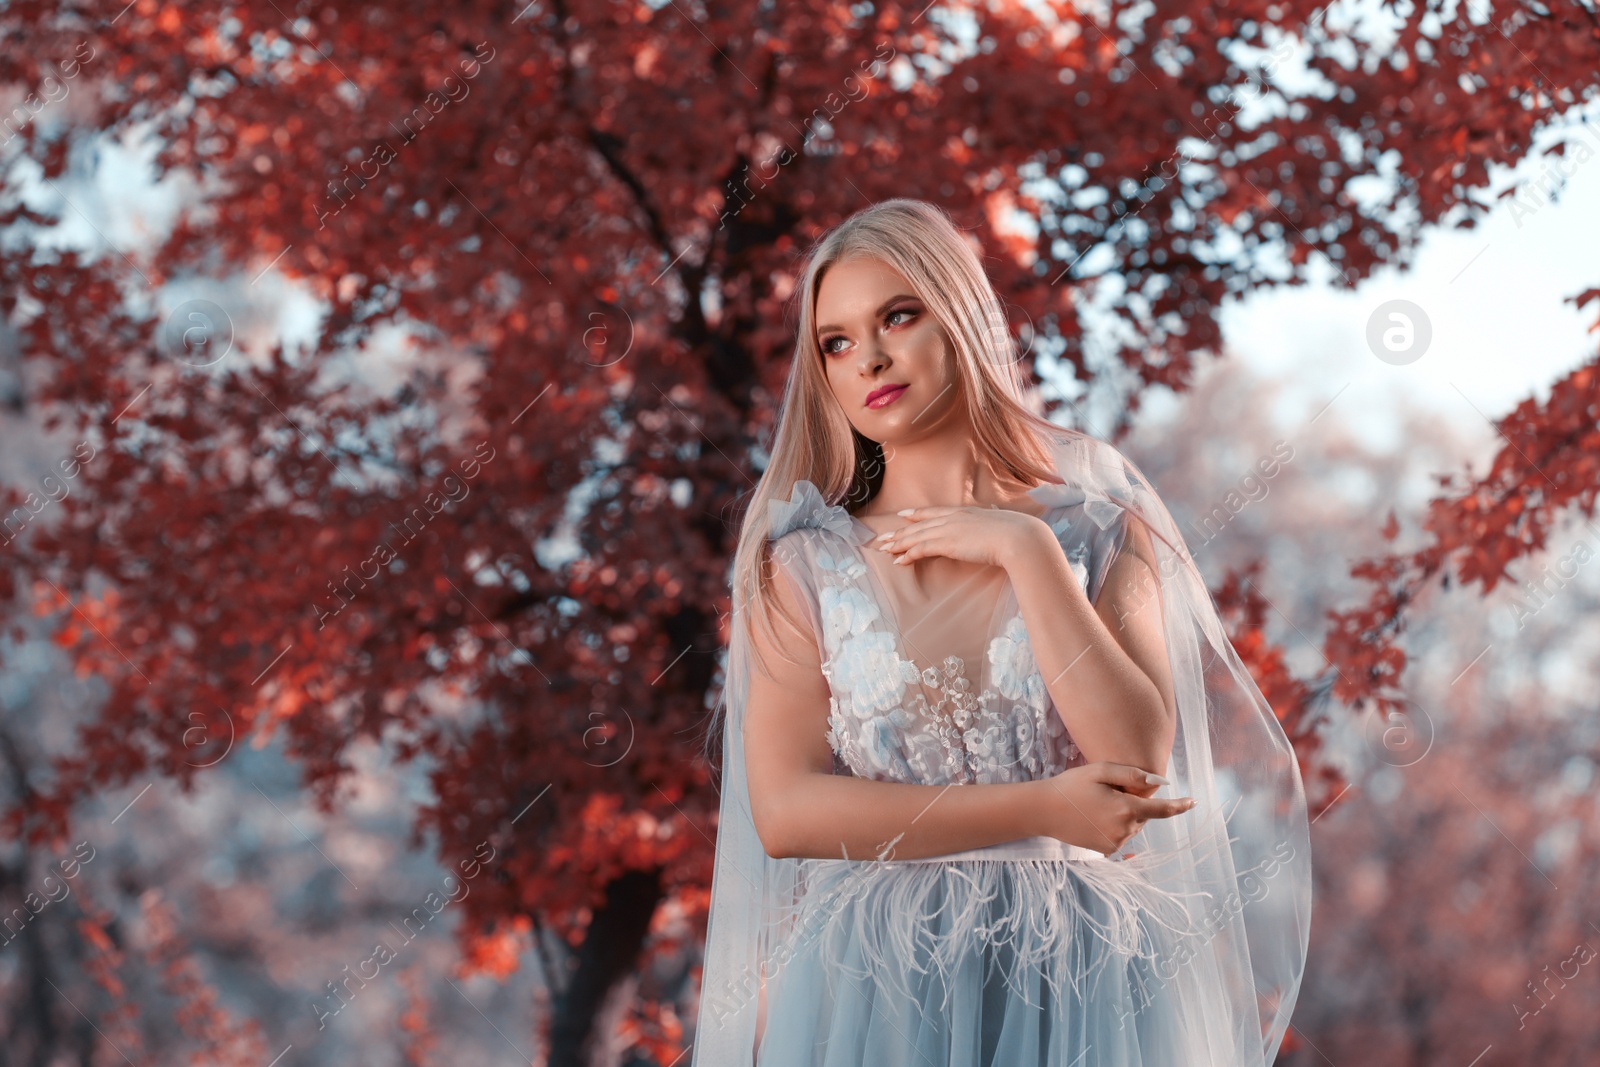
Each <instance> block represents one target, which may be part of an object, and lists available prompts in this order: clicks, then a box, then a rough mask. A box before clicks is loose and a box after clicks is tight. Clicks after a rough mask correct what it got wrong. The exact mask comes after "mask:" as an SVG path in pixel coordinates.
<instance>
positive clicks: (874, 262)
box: [817, 256, 916, 322]
mask: <svg viewBox="0 0 1600 1067" xmlns="http://www.w3.org/2000/svg"><path fill="white" fill-rule="evenodd" d="M915 292H916V291H915V290H914V289H912V287H911V283H910V282H908V281H906V279H905V275H903V274H901V273H900V272H899V271H897V270H895V269H894V268H893V267H892V266H890V265H889V264H887V263H885V262H884V261H883V260H881V259H877V258H875V257H868V256H856V257H853V258H850V259H842V260H840V261H839V262H837V263H835V264H833V266H831V267H829V268H828V269H827V270H825V271H824V272H823V274H822V282H821V284H820V285H819V286H818V287H817V316H818V318H817V321H818V322H832V321H835V320H833V319H825V318H823V315H824V313H825V310H827V311H831V312H833V313H835V314H839V315H849V314H852V313H855V314H871V313H872V311H873V309H875V308H876V307H877V306H878V305H879V304H880V303H882V302H883V300H884V298H885V297H888V296H892V295H894V294H895V293H911V294H915Z"/></svg>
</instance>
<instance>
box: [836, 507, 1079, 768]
mask: <svg viewBox="0 0 1600 1067" xmlns="http://www.w3.org/2000/svg"><path fill="white" fill-rule="evenodd" d="M857 532H858V536H857V537H856V538H829V539H828V540H829V544H827V545H826V546H823V547H822V548H821V550H819V551H818V552H817V554H816V557H815V564H816V576H817V593H818V608H819V615H820V621H821V624H822V652H823V664H822V669H823V673H824V675H825V676H826V677H827V680H828V685H829V691H830V694H831V696H830V707H829V726H830V729H829V743H830V745H831V746H832V747H833V749H834V753H835V756H836V761H837V762H838V763H840V764H842V765H843V768H845V769H847V770H848V771H849V773H852V774H856V775H858V776H863V777H873V778H878V779H884V780H896V781H907V782H923V783H933V784H944V783H950V782H991V781H1016V780H1024V779H1030V778H1036V777H1040V776H1042V775H1046V774H1054V773H1057V772H1059V771H1060V770H1062V769H1065V767H1066V766H1067V765H1068V764H1069V763H1070V761H1071V760H1072V758H1074V756H1075V755H1076V746H1075V745H1072V743H1071V739H1070V737H1068V736H1067V734H1066V730H1065V727H1064V725H1063V724H1062V722H1061V719H1060V716H1059V714H1058V713H1057V712H1056V710H1055V706H1054V704H1053V702H1052V701H1051V699H1050V695H1049V691H1048V689H1047V687H1046V685H1045V682H1044V679H1043V678H1042V677H1041V676H1040V674H1039V670H1038V666H1037V663H1036V662H1035V660H1034V656H1033V651H1032V646H1031V644H1030V642H1029V639H1028V633H1027V627H1026V624H1025V622H1024V620H1023V618H1022V615H1021V613H1020V611H1019V610H1018V606H1017V598H1016V594H1015V590H1014V589H1013V588H1012V585H1011V582H1010V579H1009V577H1008V575H1007V574H1006V572H1005V571H1004V570H1003V569H1001V568H998V567H985V566H979V565H974V564H966V563H964V562H961V561H955V560H948V559H939V560H922V561H918V562H917V563H914V564H911V565H900V564H896V563H894V562H893V559H894V557H893V556H891V555H890V554H888V553H884V552H881V551H879V550H877V549H875V548H871V547H868V546H866V545H865V544H864V542H865V541H866V540H867V539H869V538H870V536H871V531H870V530H868V529H867V528H866V527H865V526H864V525H862V526H860V528H859V530H858V531H857ZM928 564H941V565H940V566H929V565H928ZM942 564H949V566H943V565H942Z"/></svg>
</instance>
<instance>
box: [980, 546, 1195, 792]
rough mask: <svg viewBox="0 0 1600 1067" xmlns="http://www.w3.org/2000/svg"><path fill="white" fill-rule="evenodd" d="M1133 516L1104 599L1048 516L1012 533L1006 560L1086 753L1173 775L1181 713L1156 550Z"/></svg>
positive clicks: (1050, 679) (1039, 654)
mask: <svg viewBox="0 0 1600 1067" xmlns="http://www.w3.org/2000/svg"><path fill="white" fill-rule="evenodd" d="M1123 521H1125V522H1126V523H1127V524H1128V530H1127V534H1126V542H1125V544H1124V546H1123V548H1122V551H1120V552H1118V553H1117V554H1116V557H1115V558H1114V559H1113V561H1112V563H1111V566H1110V569H1109V571H1108V572H1107V574H1106V577H1105V582H1104V584H1103V585H1102V587H1101V589H1100V591H1099V597H1098V599H1097V600H1096V601H1095V602H1094V603H1090V601H1089V597H1088V594H1087V593H1086V592H1085V590H1084V589H1083V587H1082V586H1080V585H1079V584H1078V580H1077V578H1076V577H1075V576H1074V575H1073V573H1072V568H1071V565H1070V564H1069V563H1068V562H1067V557H1066V553H1065V552H1063V551H1062V548H1061V543H1060V542H1059V541H1058V540H1056V535H1055V531H1053V530H1052V529H1051V528H1050V526H1049V525H1048V524H1046V523H1045V522H1043V521H1039V522H1038V523H1037V524H1036V525H1030V526H1028V527H1027V529H1028V532H1029V536H1020V537H1014V538H1012V539H1010V540H1009V542H1008V550H1007V551H1005V552H1004V554H1003V555H1002V558H1001V561H1000V562H1001V565H1002V566H1004V567H1005V569H1006V571H1007V573H1008V574H1009V575H1010V577H1011V584H1012V586H1013V587H1014V588H1015V590H1016V594H1017V606H1018V607H1019V608H1020V609H1021V611H1022V621H1023V624H1024V625H1025V626H1027V628H1028V639H1029V643H1030V644H1031V645H1032V646H1033V658H1034V661H1035V662H1036V663H1037V664H1038V667H1039V673H1040V674H1041V675H1043V677H1044V679H1045V685H1046V687H1047V688H1048V689H1049V690H1050V697H1051V699H1052V700H1053V701H1054V702H1055V706H1056V708H1057V710H1058V712H1059V713H1060V715H1061V721H1062V722H1064V723H1065V724H1066V726H1067V730H1068V732H1069V733H1071V734H1072V740H1073V741H1074V742H1075V743H1076V744H1077V746H1078V748H1079V749H1080V750H1082V752H1083V757H1084V759H1085V760H1087V761H1089V762H1091V763H1092V762H1096V761H1099V760H1108V761H1111V762H1113V763H1126V764H1130V765H1132V766H1135V767H1140V768H1142V769H1144V770H1147V771H1152V772H1154V773H1156V774H1165V773H1166V767H1167V760H1168V758H1169V757H1170V756H1171V754H1172V742H1173V738H1174V736H1175V734H1176V730H1177V720H1176V715H1177V710H1176V700H1175V698H1174V695H1173V686H1172V668H1171V665H1170V663H1169V662H1168V660H1167V644H1166V638H1165V635H1164V632H1163V623H1162V608H1161V596H1160V583H1159V581H1158V580H1157V576H1156V561H1155V552H1154V549H1153V548H1152V546H1151V542H1150V534H1149V531H1147V530H1146V529H1145V527H1144V524H1143V523H1142V522H1140V521H1139V520H1138V519H1135V518H1134V517H1133V516H1132V515H1124V516H1123Z"/></svg>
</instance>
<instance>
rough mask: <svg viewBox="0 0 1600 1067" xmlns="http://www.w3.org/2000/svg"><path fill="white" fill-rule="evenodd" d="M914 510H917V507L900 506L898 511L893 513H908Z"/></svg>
mask: <svg viewBox="0 0 1600 1067" xmlns="http://www.w3.org/2000/svg"><path fill="white" fill-rule="evenodd" d="M915 510H917V509H916V508H901V509H900V510H899V511H897V512H895V514H896V515H909V514H911V513H912V512H913V511H915Z"/></svg>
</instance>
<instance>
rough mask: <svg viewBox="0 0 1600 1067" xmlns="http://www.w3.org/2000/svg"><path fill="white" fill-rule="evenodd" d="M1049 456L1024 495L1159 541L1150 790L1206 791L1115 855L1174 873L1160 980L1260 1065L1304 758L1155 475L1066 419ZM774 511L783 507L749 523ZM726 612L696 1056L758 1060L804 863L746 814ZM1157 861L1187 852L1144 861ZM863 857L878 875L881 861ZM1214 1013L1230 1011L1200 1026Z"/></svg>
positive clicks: (1284, 975) (1288, 920) (1282, 992)
mask: <svg viewBox="0 0 1600 1067" xmlns="http://www.w3.org/2000/svg"><path fill="white" fill-rule="evenodd" d="M1050 453H1051V457H1052V461H1053V464H1054V467H1055V471H1056V474H1057V476H1058V477H1059V479H1060V484H1053V483H1052V484H1045V485H1041V486H1038V487H1037V488H1035V489H1034V490H1032V491H1031V492H1030V495H1031V496H1033V497H1034V498H1035V499H1038V500H1040V501H1041V502H1044V503H1046V504H1047V505H1051V506H1059V505H1067V504H1077V503H1082V504H1083V506H1084V511H1085V513H1086V514H1088V515H1089V516H1090V517H1091V518H1092V519H1093V520H1094V521H1095V523H1097V524H1098V525H1099V527H1100V528H1101V529H1105V528H1106V526H1107V525H1108V524H1109V523H1111V522H1113V521H1115V520H1116V519H1117V518H1118V516H1119V513H1120V512H1122V511H1127V512H1128V513H1130V514H1131V515H1132V516H1133V517H1135V518H1137V519H1138V520H1140V521H1142V522H1144V523H1145V524H1146V526H1147V527H1148V528H1149V530H1150V531H1151V533H1152V534H1153V535H1154V536H1152V538H1151V541H1152V544H1153V545H1154V548H1155V551H1156V557H1157V562H1158V566H1157V584H1158V588H1152V589H1148V590H1145V591H1144V592H1145V594H1146V595H1147V596H1148V597H1150V598H1151V601H1150V602H1151V603H1154V602H1155V598H1157V597H1158V598H1159V604H1160V608H1161V611H1162V613H1163V618H1164V633H1165V637H1166V643H1167V650H1168V657H1169V662H1170V664H1171V668H1172V676H1173V682H1174V686H1175V690H1176V696H1177V734H1176V739H1175V742H1174V745H1173V752H1172V758H1171V761H1170V763H1169V767H1168V771H1167V777H1168V778H1169V779H1170V780H1171V782H1172V785H1171V787H1170V789H1167V788H1163V790H1162V791H1161V794H1160V795H1164V796H1192V797H1194V798H1195V799H1196V800H1197V801H1198V803H1197V805H1196V807H1195V808H1194V810H1193V811H1191V812H1189V813H1187V814H1186V815H1185V816H1183V817H1181V818H1176V819H1157V820H1152V821H1151V822H1149V823H1147V824H1146V825H1145V827H1144V828H1143V829H1142V830H1141V831H1140V832H1139V833H1138V834H1137V835H1135V836H1134V837H1133V838H1132V839H1131V840H1130V841H1129V842H1127V844H1126V845H1125V846H1124V847H1123V848H1122V849H1120V850H1118V852H1117V853H1116V854H1113V856H1112V857H1111V859H1112V860H1113V861H1116V862H1121V861H1122V857H1127V856H1135V857H1138V859H1137V862H1138V863H1139V864H1140V865H1141V866H1142V867H1148V869H1152V870H1154V869H1163V870H1167V871H1170V872H1172V873H1169V874H1166V875H1163V876H1162V877H1163V878H1164V879H1165V880H1166V881H1167V882H1169V883H1176V884H1165V885H1163V886H1162V888H1163V889H1164V890H1172V891H1173V892H1175V893H1179V894H1185V895H1187V896H1188V897H1189V898H1190V899H1192V900H1194V901H1196V903H1194V904H1193V905H1192V906H1191V907H1190V908H1189V915H1188V919H1189V927H1190V929H1189V931H1188V932H1187V933H1186V934H1185V936H1183V937H1182V938H1180V939H1178V940H1176V941H1171V942H1166V943H1164V944H1163V946H1162V954H1163V956H1164V957H1166V958H1163V959H1161V960H1160V961H1158V966H1157V967H1156V968H1155V972H1154V973H1155V974H1157V975H1162V974H1164V973H1166V972H1167V971H1171V972H1172V973H1174V974H1176V973H1177V971H1178V969H1180V968H1195V969H1196V970H1195V971H1193V972H1191V976H1193V975H1202V976H1204V981H1203V986H1204V989H1205V991H1206V993H1205V1001H1206V1003H1205V1004H1204V1005H1203V1008H1201V1007H1197V1008H1195V1009H1194V1010H1197V1011H1198V1010H1203V1011H1204V1012H1205V1013H1206V1014H1207V1017H1208V1022H1207V1025H1212V1026H1216V1027H1219V1028H1222V1029H1224V1030H1230V1029H1231V1032H1230V1033H1229V1034H1228V1035H1227V1037H1228V1040H1226V1041H1219V1042H1218V1047H1228V1048H1230V1049H1235V1050H1239V1051H1236V1052H1233V1053H1230V1055H1238V1056H1241V1057H1242V1058H1241V1059H1239V1060H1238V1062H1237V1063H1229V1064H1227V1065H1226V1067H1268V1065H1270V1064H1271V1063H1272V1062H1273V1060H1274V1059H1275V1058H1276V1056H1277V1052H1278V1049H1279V1047H1280V1044H1281V1042H1282V1040H1283V1036H1284V1033H1285V1031H1286V1029H1287V1027H1288V1025H1289V1018H1290V1015H1291V1013H1292V1011H1293V1008H1294V1004H1295V1000H1296V998H1297V996H1298V993H1299V989H1300V982H1301V977H1302V975H1303V973H1304V968H1305V959H1306V950H1307V944H1308V940H1309V936H1310V917H1311V849H1310V838H1309V827H1308V824H1307V812H1306V798H1305V790H1304V786H1303V784H1302V780H1301V775H1300V768H1299V764H1298V760H1297V758H1296V755H1295V752H1294V749H1293V747H1292V746H1291V744H1290V743H1289V740H1288V737H1287V736H1286V734H1285V732H1284V730H1283V727H1282V725H1281V724H1280V723H1279V722H1278V720H1277V718H1276V716H1275V715H1274V713H1273V711H1272V708H1271V706H1270V705H1269V704H1268V703H1267V701H1266V698H1265V697H1264V696H1263V695H1262V693H1261V691H1260V689H1259V687H1258V686H1257V685H1256V684H1255V682H1254V680H1253V679H1252V678H1251V676H1250V674H1249V672H1248V670H1247V669H1246V668H1245V666H1244V664H1243V662H1242V661H1241V660H1240V658H1239V656H1238V653H1237V652H1236V651H1235V650H1234V648H1233V646H1232V644H1231V642H1230V641H1229V640H1228V637H1227V634H1226V632H1225V630H1224V628H1223V625H1222V620H1221V618H1220V616H1219V615H1218V612H1217V608H1216V604H1215V601H1214V600H1213V599H1212V597H1211V594H1210V591H1209V590H1208V589H1207V588H1206V585H1205V582H1204V580H1203V578H1202V577H1201V575H1200V573H1199V570H1198V569H1197V568H1196V566H1195V564H1194V561H1193V559H1192V558H1191V557H1190V555H1189V553H1188V549H1187V546H1186V542H1185V540H1184V538H1183V536H1182V534H1181V532H1180V531H1179V530H1178V528H1177V526H1176V524H1175V523H1174V522H1173V519H1172V516H1171V514H1170V513H1169V512H1168V510H1167V508H1166V507H1165V505H1164V504H1162V502H1161V500H1160V498H1159V497H1158V496H1157V494H1156V493H1155V491H1154V490H1153V489H1152V488H1151V486H1150V484H1149V483H1148V481H1147V480H1146V479H1145V478H1144V477H1143V476H1142V475H1141V473H1140V472H1139V470H1138V469H1137V468H1136V467H1135V465H1134V464H1133V463H1132V462H1131V461H1130V460H1128V459H1127V458H1126V457H1125V456H1123V455H1122V454H1121V452H1120V451H1118V450H1117V449H1116V448H1115V447H1113V446H1112V445H1110V444H1108V443H1106V442H1104V441H1100V440H1098V439H1096V438H1094V437H1092V436H1089V435H1087V434H1083V433H1079V432H1077V431H1074V430H1068V429H1065V428H1062V429H1060V430H1059V433H1058V435H1056V436H1053V437H1052V439H1051V440H1050ZM779 506H780V502H777V501H774V505H773V507H774V509H776V508H778V507H779ZM774 518H780V517H779V516H773V515H768V516H751V517H750V519H749V520H748V521H765V522H768V523H769V524H770V523H771V522H772V520H773V519H774ZM768 528H769V529H770V528H771V526H770V525H769V527H768ZM732 622H733V626H732V638H731V641H730V646H729V653H728V661H727V669H726V680H725V684H724V690H723V700H724V702H725V708H726V718H725V721H724V730H723V735H722V738H723V777H722V794H721V802H720V817H719V825H718V833H717V844H716V858H715V866H714V869H713V878H712V889H711V904H710V910H709V916H708V926H707V937H706V949H705V955H704V962H703V967H702V981H701V993H700V1002H699V1011H698V1020H697V1026H696V1030H695V1035H694V1046H693V1059H692V1061H691V1067H739V1065H752V1064H754V1063H755V1051H756V1041H757V1033H758V1021H759V1015H760V1012H761V1009H762V996H763V988H764V983H765V982H766V981H768V980H770V979H772V978H773V977H775V976H776V974H777V973H778V971H779V970H780V969H781V968H782V966H783V964H784V962H785V961H784V959H783V958H782V956H783V950H782V946H783V945H784V944H785V941H786V934H787V933H788V931H787V930H786V929H785V922H786V917H787V916H789V915H791V914H792V904H793V902H794V900H795V898H796V894H797V891H799V890H801V889H802V888H803V887H802V886H801V884H800V882H799V880H798V879H797V875H798V874H799V869H800V864H801V863H802V862H803V861H800V860H795V859H774V858H772V857H770V856H768V855H767V854H766V852H765V850H764V849H763V848H762V846H761V841H760V839H759V837H758V836H757V834H756V830H755V825H754V822H753V821H752V818H751V814H750V805H749V795H748V791H747V785H746V780H745V770H744V752H743V744H742V738H743V724H744V702H745V698H746V693H747V686H748V679H749V670H750V648H749V636H748V626H747V623H746V617H745V610H744V605H743V604H741V603H739V601H738V597H737V593H736V595H735V603H734V605H733V619H732ZM1162 857H1171V858H1173V859H1175V860H1178V861H1179V862H1174V863H1172V864H1170V865H1168V866H1167V867H1165V868H1161V867H1159V865H1158V866H1154V867H1151V866H1149V865H1150V863H1151V860H1152V858H1154V859H1157V860H1159V859H1160V858H1162ZM859 862H860V863H861V865H862V870H863V875H864V876H870V874H871V865H873V864H875V863H879V862H881V860H874V859H867V860H861V861H859ZM1159 984H1160V982H1159V979H1158V981H1157V985H1159ZM1213 1013H1221V1014H1222V1015H1223V1016H1225V1017H1223V1018H1217V1019H1210V1018H1209V1016H1210V1015H1211V1014H1213ZM1090 1062H1092V1061H1090ZM1186 1067H1196V1065H1193V1064H1189V1065H1186ZM1218 1067H1223V1065H1221V1064H1220V1063H1219V1065H1218Z"/></svg>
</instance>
